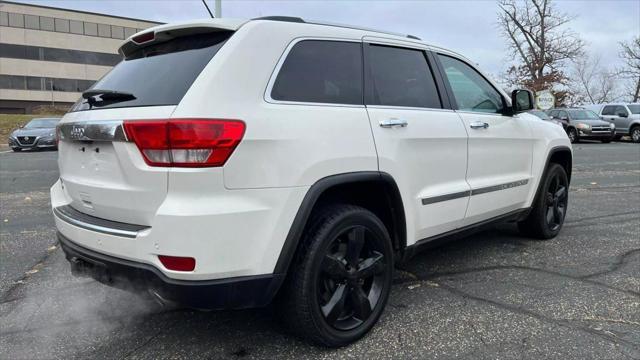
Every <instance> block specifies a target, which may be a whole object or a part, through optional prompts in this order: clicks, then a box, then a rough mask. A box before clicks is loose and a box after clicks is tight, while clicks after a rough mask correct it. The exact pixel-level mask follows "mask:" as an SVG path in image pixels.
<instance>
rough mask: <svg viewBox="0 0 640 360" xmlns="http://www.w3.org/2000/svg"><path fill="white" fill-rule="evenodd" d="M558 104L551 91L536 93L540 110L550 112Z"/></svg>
mask: <svg viewBox="0 0 640 360" xmlns="http://www.w3.org/2000/svg"><path fill="white" fill-rule="evenodd" d="M555 103H556V98H555V96H553V94H552V93H551V91H549V90H543V91H539V92H537V93H536V106H537V107H538V109H540V110H549V109H551V108H552V107H553V106H554V105H555Z"/></svg>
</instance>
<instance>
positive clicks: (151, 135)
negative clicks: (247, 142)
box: [124, 119, 245, 167]
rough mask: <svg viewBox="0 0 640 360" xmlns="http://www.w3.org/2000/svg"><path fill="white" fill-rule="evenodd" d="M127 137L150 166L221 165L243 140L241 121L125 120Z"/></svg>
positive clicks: (243, 125) (242, 124)
mask: <svg viewBox="0 0 640 360" xmlns="http://www.w3.org/2000/svg"><path fill="white" fill-rule="evenodd" d="M124 130H125V132H126V134H127V138H128V139H129V140H130V141H133V142H135V143H136V145H137V146H138V149H140V152H141V153H142V156H143V157H144V160H145V162H146V163H147V164H148V165H150V166H169V167H215V166H222V165H224V163H225V162H226V161H227V159H229V157H230V156H231V154H232V153H233V150H235V148H236V146H238V144H239V143H240V140H242V136H243V135H244V130H245V124H244V122H242V121H240V120H221V119H171V120H139V121H138V120H134V121H131V120H125V121H124Z"/></svg>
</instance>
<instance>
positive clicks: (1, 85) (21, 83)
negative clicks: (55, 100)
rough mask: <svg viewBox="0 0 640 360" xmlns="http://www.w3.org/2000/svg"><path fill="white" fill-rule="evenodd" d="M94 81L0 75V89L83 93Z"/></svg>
mask: <svg viewBox="0 0 640 360" xmlns="http://www.w3.org/2000/svg"><path fill="white" fill-rule="evenodd" d="M94 83H95V81H93V80H80V79H62V78H46V77H39V76H22V75H0V89H13V90H25V89H26V90H35V91H42V90H44V91H51V90H52V87H53V91H63V92H83V91H85V90H87V89H89V88H90V87H91V86H93V84H94Z"/></svg>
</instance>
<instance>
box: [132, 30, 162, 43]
mask: <svg viewBox="0 0 640 360" xmlns="http://www.w3.org/2000/svg"><path fill="white" fill-rule="evenodd" d="M155 37H156V33H155V32H153V31H149V32H146V33H142V34H140V35H136V36H134V37H133V38H132V39H131V40H133V41H134V42H135V43H136V44H143V43H146V42H148V41H152V40H153V39H155Z"/></svg>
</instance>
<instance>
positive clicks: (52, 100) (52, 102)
mask: <svg viewBox="0 0 640 360" xmlns="http://www.w3.org/2000/svg"><path fill="white" fill-rule="evenodd" d="M49 82H50V83H51V107H52V108H55V107H56V101H55V100H54V99H53V79H49Z"/></svg>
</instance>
